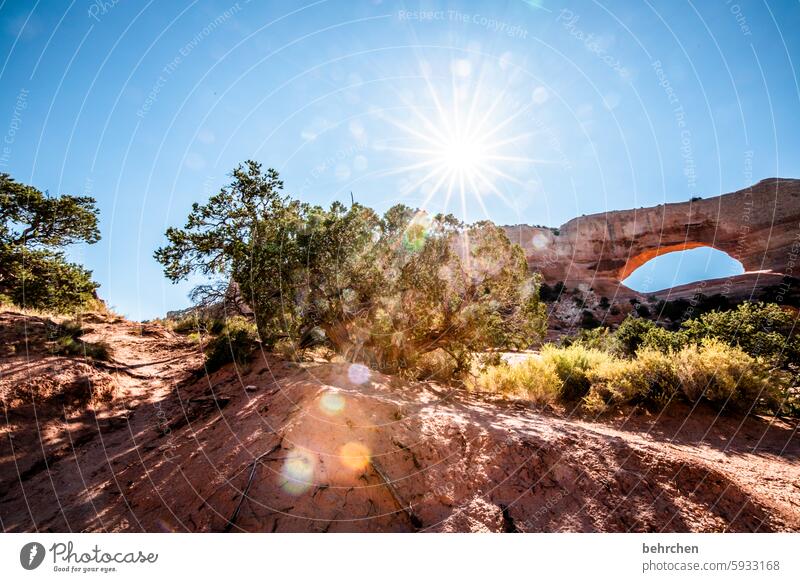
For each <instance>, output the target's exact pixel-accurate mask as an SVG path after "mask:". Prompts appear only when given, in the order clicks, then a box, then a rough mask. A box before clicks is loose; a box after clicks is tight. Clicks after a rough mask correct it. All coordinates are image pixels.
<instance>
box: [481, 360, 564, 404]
mask: <svg viewBox="0 0 800 582" xmlns="http://www.w3.org/2000/svg"><path fill="white" fill-rule="evenodd" d="M560 384H561V382H560V381H559V377H558V375H557V374H556V370H555V367H554V366H553V363H552V362H549V361H545V360H544V359H543V358H539V357H537V356H531V357H529V358H527V359H525V360H523V361H522V362H520V363H518V364H516V365H513V366H511V365H508V364H506V363H502V364H499V365H496V366H489V367H487V368H486V369H485V370H484V371H483V372H481V373H480V374H479V375H478V376H477V377H476V378H471V379H469V380H467V388H468V389H470V390H474V391H478V392H489V393H493V394H502V395H503V396H511V397H519V398H523V399H525V400H530V401H532V402H535V403H537V404H549V403H552V402H554V401H556V400H557V399H558V397H559V387H560Z"/></svg>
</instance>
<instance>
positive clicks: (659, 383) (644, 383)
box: [584, 349, 680, 413]
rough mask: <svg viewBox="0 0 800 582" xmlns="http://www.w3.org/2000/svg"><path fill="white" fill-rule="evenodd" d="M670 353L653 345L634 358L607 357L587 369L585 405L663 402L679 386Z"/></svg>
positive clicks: (597, 408)
mask: <svg viewBox="0 0 800 582" xmlns="http://www.w3.org/2000/svg"><path fill="white" fill-rule="evenodd" d="M673 359H674V358H673V357H672V356H670V355H668V354H665V353H663V352H660V351H658V350H653V349H642V350H640V351H639V352H638V353H637V354H636V358H634V359H608V360H606V361H604V362H601V363H600V364H599V365H597V366H596V367H594V368H592V369H591V370H590V371H589V373H588V378H589V381H590V383H591V388H590V390H589V393H588V394H587V395H586V398H585V399H584V405H585V407H586V409H587V410H588V411H590V412H596V413H600V412H604V411H606V410H607V409H609V408H611V407H613V406H617V405H621V404H627V403H634V404H635V403H640V402H647V403H654V404H658V405H662V406H663V405H664V404H666V403H667V402H669V401H670V400H671V399H672V398H673V397H674V396H675V395H676V394H677V392H678V390H679V385H680V384H679V379H678V376H677V374H676V371H675V366H674V362H673Z"/></svg>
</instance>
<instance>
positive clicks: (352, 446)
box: [339, 441, 369, 471]
mask: <svg viewBox="0 0 800 582" xmlns="http://www.w3.org/2000/svg"><path fill="white" fill-rule="evenodd" d="M339 456H340V458H341V460H342V464H343V465H344V466H345V467H348V468H350V469H353V470H354V471H362V470H364V469H366V468H367V465H369V449H368V448H367V447H366V446H364V445H362V444H361V443H357V442H354V441H350V442H349V443H347V444H345V445H344V446H343V447H342V448H341V449H340V450H339Z"/></svg>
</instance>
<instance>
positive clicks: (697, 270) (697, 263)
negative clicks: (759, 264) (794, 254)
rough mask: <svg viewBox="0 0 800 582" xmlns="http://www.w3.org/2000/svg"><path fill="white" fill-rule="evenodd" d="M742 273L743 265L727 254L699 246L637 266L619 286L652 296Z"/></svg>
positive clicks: (664, 254)
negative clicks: (663, 290) (667, 290)
mask: <svg viewBox="0 0 800 582" xmlns="http://www.w3.org/2000/svg"><path fill="white" fill-rule="evenodd" d="M744 272H745V271H744V266H743V265H742V263H740V262H739V261H737V260H736V259H734V258H733V257H731V256H730V255H729V254H727V253H726V252H724V251H721V250H719V249H715V248H712V247H708V246H699V247H696V248H692V249H686V250H679V251H672V252H667V253H663V254H659V255H658V256H656V257H654V258H652V259H650V260H648V261H646V262H644V263H643V264H641V265H639V266H637V267H636V268H635V269H634V270H633V271H632V272H631V273H630V274H628V276H627V277H626V278H625V279H624V280H623V281H622V284H623V285H625V286H626V287H629V288H630V289H633V290H634V291H638V292H639V293H652V292H655V291H660V290H662V289H669V288H671V287H677V286H679V285H686V284H689V283H697V282H699V281H707V280H709V279H720V278H725V277H733V276H736V275H741V274H742V273H744Z"/></svg>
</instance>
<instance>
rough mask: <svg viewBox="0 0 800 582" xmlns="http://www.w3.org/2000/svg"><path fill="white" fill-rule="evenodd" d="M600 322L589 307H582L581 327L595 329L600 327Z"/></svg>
mask: <svg viewBox="0 0 800 582" xmlns="http://www.w3.org/2000/svg"><path fill="white" fill-rule="evenodd" d="M600 325H601V324H600V322H599V321H597V318H596V317H595V316H594V313H593V312H592V311H591V310H589V309H584V310H583V312H582V313H581V327H582V328H583V329H595V328H598V327H600Z"/></svg>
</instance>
